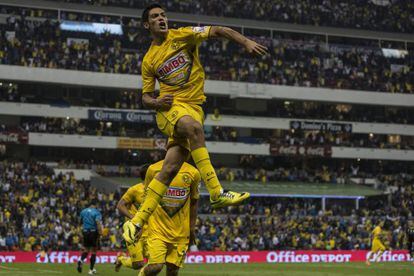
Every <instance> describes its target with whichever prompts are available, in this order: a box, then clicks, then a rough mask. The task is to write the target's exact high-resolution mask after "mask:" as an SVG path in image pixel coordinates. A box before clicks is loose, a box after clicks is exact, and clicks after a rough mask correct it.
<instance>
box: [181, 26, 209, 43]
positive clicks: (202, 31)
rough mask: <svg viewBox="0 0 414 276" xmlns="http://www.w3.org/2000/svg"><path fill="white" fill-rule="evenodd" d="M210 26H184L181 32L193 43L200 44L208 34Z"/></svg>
mask: <svg viewBox="0 0 414 276" xmlns="http://www.w3.org/2000/svg"><path fill="white" fill-rule="evenodd" d="M210 29H211V26H202V27H185V28H182V29H181V30H182V32H183V33H185V34H186V35H188V36H189V37H190V38H191V39H192V41H193V42H194V43H195V44H200V43H201V42H203V41H204V40H207V39H208V38H209V36H210Z"/></svg>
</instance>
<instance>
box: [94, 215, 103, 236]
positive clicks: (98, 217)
mask: <svg viewBox="0 0 414 276" xmlns="http://www.w3.org/2000/svg"><path fill="white" fill-rule="evenodd" d="M95 223H96V227H97V228H98V234H99V235H102V230H103V226H102V215H101V213H100V212H99V211H98V213H97V214H96V217H95Z"/></svg>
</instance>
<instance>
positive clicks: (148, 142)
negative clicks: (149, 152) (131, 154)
mask: <svg viewBox="0 0 414 276" xmlns="http://www.w3.org/2000/svg"><path fill="white" fill-rule="evenodd" d="M118 148H119V149H155V143H154V139H152V138H118Z"/></svg>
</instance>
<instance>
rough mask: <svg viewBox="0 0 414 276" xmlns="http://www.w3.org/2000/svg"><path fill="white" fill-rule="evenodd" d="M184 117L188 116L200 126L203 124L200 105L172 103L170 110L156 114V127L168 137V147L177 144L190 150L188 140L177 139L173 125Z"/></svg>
mask: <svg viewBox="0 0 414 276" xmlns="http://www.w3.org/2000/svg"><path fill="white" fill-rule="evenodd" d="M184 116H190V117H191V118H193V119H194V120H196V121H197V122H199V123H200V124H201V125H203V124H204V111H203V108H202V107H201V106H200V105H197V104H189V103H182V102H174V103H173V105H172V106H171V108H170V110H168V111H160V112H157V116H156V118H157V125H158V128H159V129H160V130H161V132H162V133H164V134H165V135H167V136H168V146H171V145H177V144H178V145H180V146H182V147H184V148H186V149H187V150H190V142H189V141H188V139H187V138H183V137H178V136H177V135H176V133H175V125H176V124H177V122H178V120H179V119H180V118H182V117H184Z"/></svg>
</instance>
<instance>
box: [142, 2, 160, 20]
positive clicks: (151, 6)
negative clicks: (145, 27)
mask: <svg viewBox="0 0 414 276" xmlns="http://www.w3.org/2000/svg"><path fill="white" fill-rule="evenodd" d="M155 8H160V9H164V8H163V7H162V6H161V5H160V4H157V3H153V4H151V5H149V6H147V7H146V8H145V9H144V11H143V12H142V16H141V22H142V23H145V22H148V18H149V12H150V11H151V10H152V9H155Z"/></svg>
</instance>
